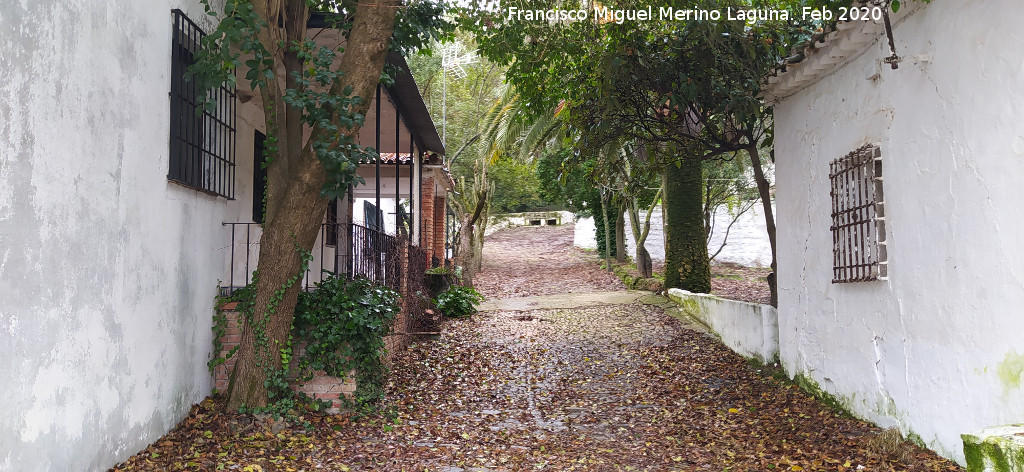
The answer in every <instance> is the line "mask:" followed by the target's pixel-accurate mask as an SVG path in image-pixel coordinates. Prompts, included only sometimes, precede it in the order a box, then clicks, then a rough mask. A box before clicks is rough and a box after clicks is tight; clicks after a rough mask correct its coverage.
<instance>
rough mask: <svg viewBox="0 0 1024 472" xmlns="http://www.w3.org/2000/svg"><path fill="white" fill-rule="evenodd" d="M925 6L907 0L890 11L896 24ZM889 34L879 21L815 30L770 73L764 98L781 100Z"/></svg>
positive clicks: (858, 22)
mask: <svg viewBox="0 0 1024 472" xmlns="http://www.w3.org/2000/svg"><path fill="white" fill-rule="evenodd" d="M921 7H922V5H921V3H920V2H904V6H903V8H901V9H900V11H899V12H897V13H890V15H889V17H890V22H891V23H892V25H893V26H894V27H895V26H896V25H897V24H899V23H902V22H903V21H904V20H905V19H906V18H907V17H909V16H910V15H912V14H913V13H914V12H916V11H917V10H919V9H920V8H921ZM884 38H885V24H884V22H883V20H877V21H859V20H858V21H853V20H850V21H844V22H840V23H837V24H836V25H835V27H834V28H831V29H830V30H828V31H826V32H822V33H818V34H815V35H814V37H813V38H812V39H811V40H809V41H807V42H806V43H805V44H804V45H803V46H802V48H797V51H796V53H795V54H794V55H793V56H791V57H790V58H788V59H786V60H785V61H783V64H780V67H779V70H778V71H777V72H776V73H775V74H774V75H772V76H769V77H768V79H767V81H766V82H767V83H766V85H765V88H764V98H765V100H767V101H768V102H769V103H778V102H780V101H782V100H784V99H786V98H788V97H790V96H792V95H794V94H796V93H798V92H800V91H801V90H803V89H805V88H807V87H809V86H811V85H813V84H814V83H816V82H818V81H819V80H821V79H822V78H825V77H827V76H829V75H831V74H832V73H834V72H835V71H836V70H838V69H839V68H841V67H843V66H844V65H846V64H847V63H849V62H850V61H852V60H853V59H856V58H857V57H859V56H860V55H861V54H864V52H865V51H867V50H868V48H869V47H870V46H871V45H872V44H875V42H876V41H879V40H882V39H884Z"/></svg>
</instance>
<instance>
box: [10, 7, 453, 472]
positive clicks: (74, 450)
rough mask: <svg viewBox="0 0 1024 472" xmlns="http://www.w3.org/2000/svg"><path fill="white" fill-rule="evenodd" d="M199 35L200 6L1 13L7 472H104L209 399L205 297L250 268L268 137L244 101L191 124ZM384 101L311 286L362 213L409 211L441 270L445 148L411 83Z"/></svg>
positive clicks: (209, 304) (377, 104)
mask: <svg viewBox="0 0 1024 472" xmlns="http://www.w3.org/2000/svg"><path fill="white" fill-rule="evenodd" d="M212 3H214V4H215V5H216V4H217V2H216V1H215V2H212ZM210 18H211V17H209V16H207V15H206V14H205V12H204V9H203V7H202V5H201V3H200V2H199V0H170V1H163V0H154V1H145V2H140V1H134V0H116V1H110V0H79V1H74V2H34V1H25V0H12V1H7V0H5V1H4V2H3V3H2V4H0V51H2V52H0V377H2V378H3V379H4V381H3V382H4V387H3V389H2V392H3V402H0V470H12V471H14V470H17V471H22V470H23V471H45V470H54V471H72V470H74V471H79V470H83V471H84V470H106V469H107V468H109V467H110V466H112V465H114V464H115V463H117V462H119V461H121V460H124V459H126V458H127V457H129V456H130V455H132V454H134V453H135V452H137V451H139V450H141V449H143V448H144V447H145V446H146V445H148V444H149V443H150V442H152V441H154V440H156V439H157V438H159V437H160V436H161V435H163V434H164V433H166V432H167V431H168V430H170V429H171V428H172V427H173V426H174V425H175V424H176V423H177V422H178V421H180V420H181V419H182V418H183V417H184V416H185V415H187V414H188V412H189V409H190V407H191V406H192V405H193V404H195V403H197V402H198V401H200V400H202V399H203V398H204V397H205V396H206V395H208V394H209V393H210V391H211V385H212V379H211V374H210V372H209V370H208V369H207V365H206V364H207V361H208V360H209V359H210V356H211V350H212V342H211V335H212V332H211V325H212V315H213V306H214V297H215V296H216V295H217V294H218V292H219V291H221V290H223V289H230V288H231V286H235V287H237V286H240V285H243V284H244V282H245V281H246V280H247V278H248V277H249V274H250V273H251V270H253V269H255V264H256V260H255V254H256V252H257V251H256V250H255V249H254V248H255V245H256V244H258V241H259V225H258V218H259V216H258V213H259V212H260V205H259V204H257V203H255V202H259V201H261V200H262V197H261V196H260V195H259V194H258V191H259V189H260V188H262V184H261V183H260V176H259V172H257V169H258V164H257V163H258V162H259V156H261V153H260V151H259V147H260V146H261V144H262V135H263V132H264V131H265V125H264V120H263V115H262V111H261V108H260V104H259V97H258V95H254V94H252V93H247V91H246V90H245V89H244V86H243V85H240V86H239V89H238V90H222V91H221V92H220V93H221V96H220V99H221V100H220V102H219V103H220V106H219V107H217V110H215V111H213V112H211V113H208V114H206V115H204V116H197V115H196V114H195V113H194V111H193V110H194V108H192V109H188V107H189V106H190V103H189V102H190V101H192V99H194V97H195V95H196V94H195V90H194V88H192V89H190V88H189V85H188V84H187V83H185V82H184V81H183V80H182V79H183V72H184V67H185V66H187V63H188V60H189V57H190V55H191V54H192V53H193V52H194V50H195V47H196V41H198V35H199V34H200V31H206V32H209V31H211V30H212V27H213V25H212V24H210V23H209V21H211V20H210ZM193 22H194V23H193ZM309 27H310V28H316V27H317V25H315V24H313V22H311V24H310V26H309ZM389 61H391V62H392V63H393V64H395V65H398V66H400V67H401V66H402V64H404V59H402V58H401V57H400V56H397V57H395V56H392V57H389ZM396 62H398V64H396ZM239 82H240V83H241V82H244V81H242V80H240V81H239ZM377 95H378V97H375V98H374V99H373V100H374V102H373V106H372V107H371V112H370V113H369V114H368V118H367V120H366V125H365V127H364V128H363V131H362V133H361V134H360V143H361V144H363V145H369V146H375V145H377V148H378V149H379V150H380V151H381V152H382V153H390V154H391V155H392V156H391V161H389V162H383V163H381V165H380V170H379V174H378V169H377V166H376V165H375V164H367V165H363V166H361V167H360V174H361V175H363V176H364V177H366V179H367V184H368V185H369V186H374V187H372V188H370V189H369V190H368V187H367V186H363V187H359V188H357V189H356V190H354V191H353V192H352V194H351V195H350V197H351V198H348V199H346V200H342V201H341V202H338V203H336V204H335V205H332V208H334V209H336V213H335V214H334V215H333V216H334V218H333V219H332V218H327V219H326V221H328V222H337V224H338V225H337V226H336V227H335V229H336V233H335V234H334V235H333V236H334V237H332V238H327V239H325V238H323V237H321V239H320V241H318V242H317V246H318V247H317V248H315V250H314V254H315V257H316V258H317V260H316V261H314V267H315V268H316V269H318V268H319V266H317V264H320V266H322V267H323V268H326V269H331V270H335V271H344V270H346V264H345V261H347V260H351V257H350V258H349V259H345V258H344V257H343V256H346V253H345V252H344V251H341V250H340V249H339V248H344V247H346V246H348V244H346V242H345V240H344V232H343V231H342V229H343V228H348V227H351V226H350V225H348V223H350V222H351V221H350V220H349V215H351V214H352V212H351V211H350V207H351V205H350V204H347V203H346V202H347V201H352V200H354V199H355V198H366V199H370V200H372V201H373V202H375V203H374V204H375V206H377V207H378V208H379V207H382V206H383V204H382V203H381V204H378V203H376V202H380V201H381V200H382V199H383V200H385V201H386V200H388V199H392V200H394V199H400V200H402V201H403V202H408V201H409V200H410V199H411V200H412V202H411V203H412V205H411V207H412V208H413V209H414V210H413V211H412V214H413V215H414V216H413V218H411V219H410V220H411V224H410V225H408V226H411V227H412V228H411V231H412V239H411V240H412V244H413V245H417V244H418V245H419V246H421V249H422V252H419V253H418V254H423V253H426V255H427V257H428V258H429V255H430V254H431V253H434V254H443V244H439V243H438V239H439V238H434V237H433V235H434V234H435V233H437V232H438V231H440V233H437V234H443V233H444V225H443V222H444V219H443V216H442V217H441V218H440V225H439V224H438V218H436V217H434V215H435V213H438V212H435V211H434V210H435V209H437V208H440V209H442V211H441V212H440V213H442V215H443V208H444V198H443V197H444V193H445V189H446V188H449V187H450V185H451V179H450V177H448V176H447V175H446V174H445V172H444V169H443V166H442V165H441V162H440V160H439V157H438V154H443V152H444V149H443V146H441V142H440V139H439V138H438V137H437V132H436V130H435V129H434V126H433V123H432V122H431V121H430V117H429V114H427V111H426V107H425V106H424V105H423V103H422V99H421V98H420V97H419V93H418V91H417V89H416V85H415V82H413V81H412V78H411V77H410V76H409V75H408V74H404V75H400V76H399V78H398V79H397V81H396V82H395V84H394V86H391V87H386V88H384V89H382V90H381V93H378V94H377ZM191 106H194V105H191ZM378 117H379V118H378ZM378 144H379V145H378ZM412 156H416V158H412ZM377 175H380V179H379V180H376V181H375V177H376V176H377ZM378 184H379V185H380V192H379V193H378V192H377V191H376V188H377V187H376V186H375V185H378ZM392 207H394V205H392ZM421 219H422V220H423V222H422V224H421V223H420V220H421ZM392 221H393V220H392ZM392 225H394V223H392ZM375 229H377V230H380V231H382V232H386V233H392V234H393V233H395V232H396V231H397V228H395V227H392V226H379V227H377V228H375ZM330 233H331V232H330V231H329V227H328V226H325V228H324V236H327V235H328V234H330ZM243 235H244V236H243ZM374 239H375V240H380V239H384V238H382V237H377V238H374ZM440 239H441V241H442V242H443V238H440ZM332 243H333V244H332ZM246 263H249V264H250V265H248V266H247V265H245V264H246ZM379 265H380V264H378V268H377V270H378V271H380V269H379ZM349 266H351V264H349ZM314 270H315V269H314ZM392 272H396V271H392ZM315 274H316V276H317V277H318V276H319V274H320V272H319V271H317V272H315Z"/></svg>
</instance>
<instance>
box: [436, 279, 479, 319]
mask: <svg viewBox="0 0 1024 472" xmlns="http://www.w3.org/2000/svg"><path fill="white" fill-rule="evenodd" d="M482 301H484V296H483V295H480V292H477V291H476V290H474V289H473V287H463V286H460V285H455V286H453V287H451V288H449V289H448V290H445V291H444V292H441V293H440V294H438V296H437V298H436V299H434V305H435V306H437V309H438V310H441V313H443V314H444V315H445V316H447V317H449V318H465V317H467V316H470V315H472V314H473V313H476V307H477V306H479V305H480V302H482Z"/></svg>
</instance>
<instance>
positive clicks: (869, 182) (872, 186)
mask: <svg viewBox="0 0 1024 472" xmlns="http://www.w3.org/2000/svg"><path fill="white" fill-rule="evenodd" d="M829 183H830V191H829V194H830V197H831V202H832V226H831V227H830V228H829V229H830V231H831V233H832V283H834V284H838V283H856V282H870V281H875V280H887V279H888V276H889V267H888V250H887V247H886V232H885V200H884V198H883V195H884V194H883V189H882V151H881V148H880V147H879V146H878V145H876V144H867V145H864V146H862V147H860V148H859V149H857V150H855V151H853V152H850V153H849V154H847V155H845V156H843V157H840V158H838V159H835V160H833V161H832V162H830V163H829Z"/></svg>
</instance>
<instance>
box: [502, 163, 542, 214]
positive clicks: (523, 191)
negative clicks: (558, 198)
mask: <svg viewBox="0 0 1024 472" xmlns="http://www.w3.org/2000/svg"><path fill="white" fill-rule="evenodd" d="M487 178H488V179H489V180H491V181H492V182H493V183H494V199H493V201H492V202H491V211H492V212H493V213H518V212H524V211H541V210H546V209H548V208H551V207H552V202H548V201H545V200H544V199H543V198H541V194H540V179H539V178H538V175H537V161H535V160H527V161H523V160H518V159H515V158H514V157H511V156H502V157H500V158H498V160H497V161H495V162H494V163H492V164H491V166H490V169H488V171H487Z"/></svg>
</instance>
